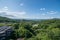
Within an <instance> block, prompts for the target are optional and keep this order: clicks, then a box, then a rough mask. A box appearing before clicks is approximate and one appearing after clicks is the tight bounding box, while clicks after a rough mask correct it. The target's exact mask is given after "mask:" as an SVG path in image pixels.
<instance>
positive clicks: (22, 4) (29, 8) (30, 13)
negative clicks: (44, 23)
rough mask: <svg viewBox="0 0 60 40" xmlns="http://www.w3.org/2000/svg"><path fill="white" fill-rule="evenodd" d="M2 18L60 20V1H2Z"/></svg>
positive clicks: (0, 12) (0, 3)
mask: <svg viewBox="0 0 60 40" xmlns="http://www.w3.org/2000/svg"><path fill="white" fill-rule="evenodd" d="M0 16H3V17H8V18H13V19H52V18H60V0H0Z"/></svg>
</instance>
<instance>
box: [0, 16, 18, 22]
mask: <svg viewBox="0 0 60 40" xmlns="http://www.w3.org/2000/svg"><path fill="white" fill-rule="evenodd" d="M0 22H18V21H17V20H15V19H10V18H7V17H2V16H0Z"/></svg>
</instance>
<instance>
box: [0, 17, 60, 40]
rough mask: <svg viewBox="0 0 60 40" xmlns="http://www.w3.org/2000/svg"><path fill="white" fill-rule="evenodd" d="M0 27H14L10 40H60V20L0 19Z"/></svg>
mask: <svg viewBox="0 0 60 40" xmlns="http://www.w3.org/2000/svg"><path fill="white" fill-rule="evenodd" d="M0 26H12V28H13V32H12V34H11V37H10V39H8V40H16V39H19V38H21V39H23V40H60V19H46V20H37V21H35V20H15V19H9V18H6V17H0Z"/></svg>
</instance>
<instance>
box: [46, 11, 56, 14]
mask: <svg viewBox="0 0 60 40" xmlns="http://www.w3.org/2000/svg"><path fill="white" fill-rule="evenodd" d="M47 13H48V14H56V13H57V12H56V11H50V12H47Z"/></svg>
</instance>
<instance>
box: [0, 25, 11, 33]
mask: <svg viewBox="0 0 60 40" xmlns="http://www.w3.org/2000/svg"><path fill="white" fill-rule="evenodd" d="M10 28H11V27H8V26H3V27H0V33H3V32H5V31H6V30H8V29H10Z"/></svg>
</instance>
